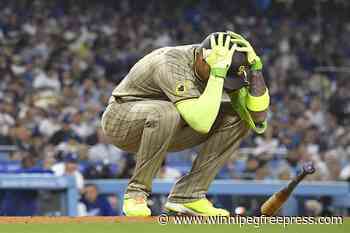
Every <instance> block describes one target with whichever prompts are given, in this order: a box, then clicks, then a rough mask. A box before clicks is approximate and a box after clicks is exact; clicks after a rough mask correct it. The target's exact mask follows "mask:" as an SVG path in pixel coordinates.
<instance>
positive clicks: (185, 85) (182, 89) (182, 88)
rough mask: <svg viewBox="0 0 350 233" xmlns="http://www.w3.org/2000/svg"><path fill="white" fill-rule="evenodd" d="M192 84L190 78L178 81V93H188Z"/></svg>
mask: <svg viewBox="0 0 350 233" xmlns="http://www.w3.org/2000/svg"><path fill="white" fill-rule="evenodd" d="M190 85H191V82H190V81H188V80H184V81H181V82H178V83H177V84H176V88H175V93H176V95H183V94H184V93H186V92H187V91H188V89H189V87H190Z"/></svg>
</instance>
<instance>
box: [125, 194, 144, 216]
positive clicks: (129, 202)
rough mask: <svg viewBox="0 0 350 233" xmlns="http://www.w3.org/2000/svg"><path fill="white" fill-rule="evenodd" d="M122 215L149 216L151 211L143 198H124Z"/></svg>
mask: <svg viewBox="0 0 350 233" xmlns="http://www.w3.org/2000/svg"><path fill="white" fill-rule="evenodd" d="M123 213H124V214H125V216H143V217H145V216H150V215H151V210H150V209H149V208H148V206H147V202H146V199H145V198H144V197H136V198H130V197H124V203H123Z"/></svg>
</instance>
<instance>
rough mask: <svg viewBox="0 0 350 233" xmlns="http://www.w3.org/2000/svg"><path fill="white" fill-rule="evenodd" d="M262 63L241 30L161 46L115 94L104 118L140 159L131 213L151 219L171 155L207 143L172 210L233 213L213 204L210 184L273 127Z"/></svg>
mask: <svg viewBox="0 0 350 233" xmlns="http://www.w3.org/2000/svg"><path fill="white" fill-rule="evenodd" d="M262 66H263V65H262V62H261V60H260V58H259V57H258V56H257V55H256V53H255V51H254V49H253V47H252V46H251V45H250V43H249V42H248V41H247V40H246V39H245V38H243V37H242V36H241V35H239V34H236V33H234V32H219V33H213V34H211V35H209V36H208V37H207V38H206V39H205V40H204V41H203V42H202V43H201V44H196V45H185V46H177V47H165V48H160V49H157V50H155V51H153V52H151V53H150V54H148V55H146V56H145V57H143V58H142V59H141V60H139V61H138V62H137V63H136V64H135V65H134V66H133V67H132V68H131V70H130V72H129V73H128V75H127V76H126V77H125V78H124V79H123V81H122V82H121V83H120V84H119V85H118V86H117V87H116V88H115V89H114V91H113V93H112V96H111V98H110V101H109V104H108V106H107V108H106V110H105V112H104V114H103V116H102V128H103V131H104V133H105V134H106V135H107V136H108V138H109V139H110V141H111V143H113V144H114V145H115V146H117V147H119V148H121V149H123V150H126V151H129V152H132V153H135V154H136V167H135V170H134V173H133V176H132V177H131V179H130V181H129V185H128V188H127V190H126V193H125V195H124V204H123V212H124V214H125V215H126V216H149V215H151V211H150V209H149V207H148V206H147V197H148V196H149V194H150V192H151V184H152V179H153V178H154V176H155V175H156V174H157V172H158V170H159V168H160V166H161V164H162V162H163V160H164V159H165V155H166V154H167V152H169V151H180V150H184V149H186V148H191V147H194V146H197V145H200V149H199V154H198V156H197V157H196V159H195V161H194V163H193V165H192V169H191V171H190V172H189V173H188V174H186V175H184V176H183V177H181V178H180V179H179V180H178V181H177V182H176V183H175V185H174V187H173V188H172V190H171V192H170V194H169V197H168V201H167V203H166V204H165V209H167V210H169V211H172V212H176V213H179V214H191V215H203V216H213V215H222V216H228V215H229V212H228V211H227V210H224V209H220V208H215V207H214V206H213V205H212V203H210V202H209V201H208V199H206V193H207V191H208V188H209V185H210V183H211V182H212V181H213V179H214V178H215V176H216V174H217V173H218V172H219V170H220V169H221V168H222V167H223V165H224V164H225V162H226V161H227V160H228V159H229V158H230V157H231V156H234V155H235V154H236V152H237V149H238V147H239V144H240V142H241V140H242V139H243V138H244V137H245V136H246V135H247V133H248V131H249V130H250V129H252V130H254V131H255V132H257V133H262V132H264V130H265V128H266V115H267V114H266V113H267V110H268V106H269V94H268V89H267V87H266V85H265V82H264V78H263V75H262V72H261V70H262Z"/></svg>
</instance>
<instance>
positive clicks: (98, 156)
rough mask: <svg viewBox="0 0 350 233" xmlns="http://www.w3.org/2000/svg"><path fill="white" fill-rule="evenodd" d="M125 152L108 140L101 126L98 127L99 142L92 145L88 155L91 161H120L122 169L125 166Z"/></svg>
mask: <svg viewBox="0 0 350 233" xmlns="http://www.w3.org/2000/svg"><path fill="white" fill-rule="evenodd" d="M125 154H126V153H125V152H124V151H122V150H120V149H118V148H117V147H115V146H113V145H112V144H110V143H109V142H108V141H107V138H106V137H105V135H104V134H103V131H102V129H101V128H98V129H97V143H96V144H95V145H93V146H92V147H90V149H89V151H88V157H89V160H90V161H94V162H97V161H107V162H110V163H118V165H119V166H120V169H123V166H125V158H124V156H125Z"/></svg>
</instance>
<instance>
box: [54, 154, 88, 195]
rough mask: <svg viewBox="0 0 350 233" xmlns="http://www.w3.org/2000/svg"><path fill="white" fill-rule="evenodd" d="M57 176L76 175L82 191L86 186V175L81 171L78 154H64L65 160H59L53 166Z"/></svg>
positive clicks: (78, 185)
mask: <svg viewBox="0 0 350 233" xmlns="http://www.w3.org/2000/svg"><path fill="white" fill-rule="evenodd" d="M51 170H52V171H53V173H54V174H55V175H56V176H64V175H67V176H74V177H75V181H76V184H77V187H78V189H79V190H80V191H83V188H84V177H83V175H82V174H81V173H80V171H79V164H78V156H77V155H76V154H72V153H69V154H67V155H65V156H64V161H63V162H58V163H56V164H54V165H53V166H52V167H51Z"/></svg>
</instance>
